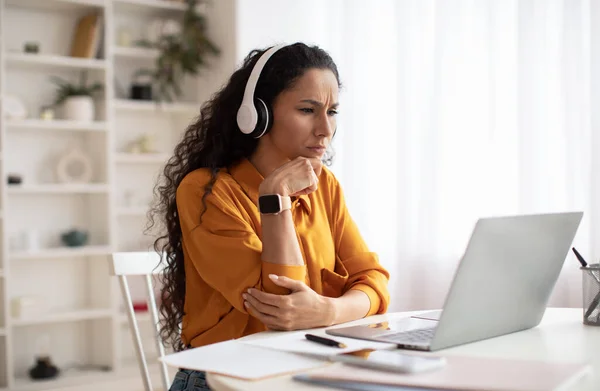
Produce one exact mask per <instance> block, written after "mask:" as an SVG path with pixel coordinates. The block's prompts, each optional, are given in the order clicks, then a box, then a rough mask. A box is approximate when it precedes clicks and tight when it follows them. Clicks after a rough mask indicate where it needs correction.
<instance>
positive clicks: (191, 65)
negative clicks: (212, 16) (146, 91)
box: [136, 0, 220, 101]
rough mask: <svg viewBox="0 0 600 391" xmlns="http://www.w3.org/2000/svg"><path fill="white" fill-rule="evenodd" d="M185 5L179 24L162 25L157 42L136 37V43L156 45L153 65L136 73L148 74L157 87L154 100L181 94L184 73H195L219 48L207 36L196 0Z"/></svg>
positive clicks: (170, 98) (152, 46)
mask: <svg viewBox="0 0 600 391" xmlns="http://www.w3.org/2000/svg"><path fill="white" fill-rule="evenodd" d="M185 1H186V3H187V9H186V11H185V12H184V14H183V19H182V22H181V28H180V29H176V28H173V27H172V26H171V27H170V28H169V27H168V24H165V25H163V29H162V33H161V34H160V36H159V38H158V40H157V42H149V41H139V42H138V45H140V46H145V47H151V48H156V49H158V50H159V55H158V58H157V60H156V68H155V69H153V70H148V69H141V70H139V71H138V72H137V74H136V75H137V76H141V75H149V76H150V77H151V80H152V82H153V84H154V87H155V88H156V91H155V93H153V94H152V95H153V97H154V99H156V100H157V101H172V100H173V98H174V97H179V96H181V94H182V90H181V83H182V82H183V77H184V76H185V75H186V74H190V75H197V74H198V73H199V72H200V68H202V67H206V66H207V65H208V63H207V57H208V56H209V55H213V56H215V55H218V54H219V53H220V50H219V48H218V47H217V46H216V45H215V44H214V43H213V42H212V41H211V40H210V39H208V37H207V36H206V27H207V23H206V17H205V16H204V15H202V14H201V13H198V12H197V6H198V5H199V3H200V1H199V0H185Z"/></svg>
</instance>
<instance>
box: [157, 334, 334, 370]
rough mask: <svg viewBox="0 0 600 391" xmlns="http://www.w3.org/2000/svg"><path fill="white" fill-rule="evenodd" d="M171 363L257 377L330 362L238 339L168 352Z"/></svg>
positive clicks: (169, 364)
mask: <svg viewBox="0 0 600 391" xmlns="http://www.w3.org/2000/svg"><path fill="white" fill-rule="evenodd" d="M162 361H164V362H165V363H166V364H167V365H168V366H171V367H176V368H185V369H193V370H196V371H207V372H212V373H218V374H221V375H227V376H232V377H238V378H242V379H249V380H257V379H262V378H265V377H269V376H275V375H281V374H284V373H294V372H300V371H305V370H307V369H312V368H317V367H321V366H325V365H328V363H327V362H326V361H325V360H321V359H317V358H311V357H305V356H301V355H297V354H293V353H287V352H281V351H276V350H273V349H265V348H261V347H258V346H253V345H249V344H246V343H241V342H240V341H239V340H232V341H225V342H219V343H215V344H212V345H207V346H202V347H199V348H194V349H189V350H185V351H183V352H178V353H173V354H169V355H167V356H165V357H164V358H163V359H162Z"/></svg>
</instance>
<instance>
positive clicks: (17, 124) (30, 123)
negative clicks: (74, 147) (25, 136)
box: [6, 119, 108, 132]
mask: <svg viewBox="0 0 600 391" xmlns="http://www.w3.org/2000/svg"><path fill="white" fill-rule="evenodd" d="M6 129H7V131H9V132H10V131H11V130H17V129H18V131H20V132H21V131H22V130H23V129H29V130H44V131H45V130H58V131H62V130H64V131H76V132H106V130H107V129H108V127H107V124H106V122H105V121H95V122H80V121H68V120H41V119H24V120H13V119H10V120H6Z"/></svg>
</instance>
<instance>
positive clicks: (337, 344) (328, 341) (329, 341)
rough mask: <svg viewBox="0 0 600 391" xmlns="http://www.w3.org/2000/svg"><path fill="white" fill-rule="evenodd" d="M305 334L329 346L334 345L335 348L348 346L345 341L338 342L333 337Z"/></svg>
mask: <svg viewBox="0 0 600 391" xmlns="http://www.w3.org/2000/svg"><path fill="white" fill-rule="evenodd" d="M304 336H305V337H306V339H308V340H309V341H313V342H316V343H320V344H321V345H327V346H332V347H335V348H342V349H343V348H345V347H346V344H343V343H341V342H338V341H334V340H333V339H329V338H325V337H319V336H318V335H314V334H305V335H304Z"/></svg>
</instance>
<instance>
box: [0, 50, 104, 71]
mask: <svg viewBox="0 0 600 391" xmlns="http://www.w3.org/2000/svg"><path fill="white" fill-rule="evenodd" d="M5 56H6V61H7V62H8V63H9V64H16V65H35V66H52V67H63V68H78V69H104V68H105V67H106V61H104V60H98V59H94V58H76V57H69V56H57V55H49V54H26V53H6V54H5Z"/></svg>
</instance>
